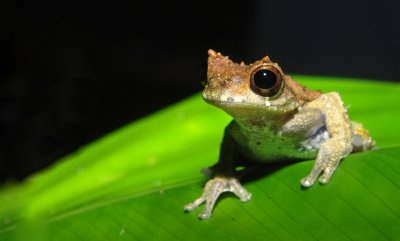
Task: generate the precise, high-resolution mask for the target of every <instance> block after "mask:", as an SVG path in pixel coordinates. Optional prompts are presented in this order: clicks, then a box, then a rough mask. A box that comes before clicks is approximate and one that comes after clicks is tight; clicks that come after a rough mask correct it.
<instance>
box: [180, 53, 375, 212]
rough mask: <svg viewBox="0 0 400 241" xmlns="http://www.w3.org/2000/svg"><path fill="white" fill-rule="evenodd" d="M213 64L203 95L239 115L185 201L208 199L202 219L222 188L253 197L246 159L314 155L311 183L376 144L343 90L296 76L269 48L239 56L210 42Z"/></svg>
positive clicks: (278, 159)
mask: <svg viewBox="0 0 400 241" xmlns="http://www.w3.org/2000/svg"><path fill="white" fill-rule="evenodd" d="M206 67H207V72H206V73H207V75H206V78H205V80H204V86H205V87H204V91H203V93H202V97H203V99H204V100H205V102H207V103H209V104H211V105H214V106H216V107H218V108H220V109H222V110H223V111H225V112H226V113H227V114H229V115H230V116H231V117H232V118H233V119H232V121H231V122H230V123H229V124H228V125H227V127H226V128H225V131H224V135H223V139H222V144H221V146H220V154H219V160H218V162H217V163H216V164H215V165H214V166H212V167H210V168H208V169H205V170H206V173H208V174H209V175H210V176H211V179H210V180H208V181H207V182H206V184H205V186H204V190H203V193H202V194H201V196H200V197H199V198H197V199H195V200H194V201H193V202H191V203H189V204H187V205H186V206H185V207H184V210H185V212H191V211H193V210H195V209H197V208H198V207H199V206H201V205H202V204H203V203H205V206H204V209H203V210H202V211H201V212H200V214H199V218H200V219H208V218H210V217H211V214H212V211H213V209H214V206H215V203H216V201H217V200H218V198H219V197H220V196H221V194H222V193H225V192H228V193H233V194H234V195H236V196H237V197H238V198H239V199H240V201H241V202H248V201H250V200H251V199H252V194H251V193H250V192H248V191H247V190H246V189H245V188H244V187H243V185H242V184H241V182H240V179H241V177H242V176H243V175H242V174H243V170H240V168H238V166H237V165H238V163H240V161H243V160H244V161H247V162H254V163H261V164H268V163H274V162H276V163H279V162H284V161H301V160H315V161H314V163H313V167H312V169H311V171H310V172H309V173H308V175H306V176H305V177H304V178H302V179H301V180H300V185H301V186H302V187H303V188H305V189H307V188H310V187H311V186H313V184H314V183H315V181H316V180H317V179H318V180H319V182H320V183H321V184H327V183H328V182H329V181H330V180H331V178H332V175H333V174H334V172H335V170H336V169H337V167H338V166H339V163H340V162H341V161H342V160H343V159H344V158H346V157H347V156H348V155H349V154H351V153H354V152H361V151H367V150H371V149H373V148H374V147H375V145H376V143H375V141H374V140H373V139H372V137H371V135H370V134H369V132H368V131H367V130H366V129H365V128H364V127H363V125H362V124H361V123H358V122H354V121H352V120H350V118H349V115H348V111H347V107H346V106H345V105H344V103H343V101H342V98H341V96H340V94H339V93H338V92H334V91H333V92H327V93H323V92H321V91H319V90H311V89H309V88H307V87H305V86H303V85H301V84H300V83H298V82H295V81H294V80H293V78H292V77H291V76H290V75H286V74H285V73H284V72H283V71H282V69H281V67H280V66H279V65H278V63H275V62H272V61H271V60H270V58H269V56H265V57H263V58H262V59H260V60H257V61H255V62H253V63H251V64H245V63H244V62H241V63H235V62H234V61H233V60H231V59H230V58H229V57H228V56H224V55H222V54H221V53H220V52H216V51H214V50H212V49H210V50H208V60H207V66H206ZM239 159H242V160H239Z"/></svg>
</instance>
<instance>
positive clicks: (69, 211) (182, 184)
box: [0, 76, 400, 241]
mask: <svg viewBox="0 0 400 241" xmlns="http://www.w3.org/2000/svg"><path fill="white" fill-rule="evenodd" d="M295 79H296V80H298V81H300V82H302V83H304V84H305V85H306V86H308V87H310V88H314V89H321V90H323V91H333V90H335V91H338V92H339V93H341V95H342V97H343V99H344V102H345V103H346V104H348V105H349V114H350V116H351V118H352V119H353V120H356V121H360V122H362V123H363V124H364V126H365V127H366V128H367V129H369V130H370V133H371V134H372V136H373V137H374V139H375V140H376V141H377V143H378V146H379V148H380V149H379V150H376V151H370V152H364V153H358V154H353V155H351V156H349V157H347V158H346V159H345V160H344V161H343V162H342V164H341V165H340V167H339V169H338V171H337V172H336V173H335V175H334V176H333V179H332V181H331V182H330V183H329V184H327V185H325V186H321V185H319V184H316V185H315V186H314V187H312V188H309V189H302V188H301V187H300V183H299V180H300V179H301V178H302V177H304V176H305V175H306V174H307V173H308V172H309V170H310V169H311V167H312V164H313V162H312V161H303V162H298V163H295V164H290V165H286V166H280V167H277V166H276V165H270V166H266V168H265V170H262V171H264V172H265V173H264V175H260V176H258V177H257V178H255V177H254V178H253V179H254V180H252V181H248V182H246V183H245V184H244V186H245V187H246V189H247V190H248V191H250V192H252V194H253V200H251V201H250V202H249V203H246V204H243V203H240V201H239V200H238V199H237V198H235V197H233V196H231V195H226V196H224V198H222V199H221V200H220V201H219V202H218V204H217V207H216V209H215V210H214V213H213V216H212V218H211V219H210V220H207V221H200V220H198V219H197V214H198V211H195V212H193V213H184V212H183V206H184V205H185V204H186V203H188V202H190V201H192V200H193V199H195V198H197V197H198V195H200V194H201V192H202V185H203V184H204V182H205V181H206V180H207V178H206V177H204V176H202V175H201V174H200V172H199V170H200V169H201V168H202V167H207V166H210V165H212V164H214V163H215V162H216V160H217V158H218V152H219V144H220V142H221V139H222V134H223V129H224V127H225V126H226V124H227V123H228V122H229V121H230V117H228V116H227V115H226V114H224V113H223V112H222V111H221V110H218V109H217V108H215V107H212V106H209V105H207V104H205V103H204V102H203V101H202V99H201V97H200V95H195V96H193V97H190V98H188V99H187V100H184V101H182V102H180V103H177V104H175V105H173V106H171V107H168V108H166V109H164V110H162V111H160V112H158V113H155V114H153V115H151V116H149V117H146V118H144V119H142V120H140V121H137V122H135V123H132V124H130V125H127V126H125V127H123V128H121V129H119V130H117V131H115V132H113V133H111V134H109V135H107V136H105V137H104V138H102V139H100V140H98V141H96V142H94V143H92V144H90V145H88V146H86V147H84V148H82V149H80V150H79V151H77V152H76V153H73V154H71V155H69V156H66V157H65V158H63V159H62V160H60V161H59V162H57V164H55V165H53V166H52V167H50V168H48V169H47V170H45V171H43V172H40V173H38V174H36V175H34V176H32V177H31V178H29V179H28V180H27V181H25V182H24V183H20V184H9V185H7V186H5V187H3V188H2V189H0V240H68V241H73V240H400V234H399V228H400V147H396V146H399V130H400V121H399V120H400V109H399V101H400V85H398V84H394V83H384V82H373V81H361V80H354V79H339V78H326V77H323V78H322V77H305V76H296V78H295ZM260 173H261V172H260Z"/></svg>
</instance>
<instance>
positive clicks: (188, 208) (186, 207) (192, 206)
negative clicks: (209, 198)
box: [183, 195, 206, 212]
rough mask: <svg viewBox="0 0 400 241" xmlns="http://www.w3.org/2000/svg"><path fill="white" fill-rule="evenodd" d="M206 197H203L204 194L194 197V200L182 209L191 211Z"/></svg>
mask: <svg viewBox="0 0 400 241" xmlns="http://www.w3.org/2000/svg"><path fill="white" fill-rule="evenodd" d="M205 200H206V199H205V198H204V195H203V196H201V197H199V198H198V199H196V200H195V201H194V202H192V203H189V204H187V205H186V206H185V207H184V208H183V209H184V210H185V211H186V212H191V211H193V210H195V209H196V208H197V207H198V206H200V205H201V204H202V203H203V202H204V201H205Z"/></svg>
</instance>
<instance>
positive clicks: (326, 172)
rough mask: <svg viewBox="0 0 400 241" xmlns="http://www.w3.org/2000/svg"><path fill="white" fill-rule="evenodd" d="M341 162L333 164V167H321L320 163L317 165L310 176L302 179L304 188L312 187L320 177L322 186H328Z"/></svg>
mask: <svg viewBox="0 0 400 241" xmlns="http://www.w3.org/2000/svg"><path fill="white" fill-rule="evenodd" d="M339 162H340V161H337V162H335V163H331V165H320V164H319V163H316V164H315V165H314V167H313V169H312V170H311V172H310V174H309V175H308V176H306V177H305V178H303V179H301V181H300V182H301V185H302V186H303V187H311V186H312V185H313V184H314V182H315V180H317V178H318V177H319V176H320V175H321V173H322V175H321V176H320V178H319V182H320V183H321V184H326V183H328V182H329V180H331V177H332V175H333V173H334V172H335V170H336V168H337V166H338V165H339Z"/></svg>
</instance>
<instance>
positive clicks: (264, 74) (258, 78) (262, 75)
mask: <svg viewBox="0 0 400 241" xmlns="http://www.w3.org/2000/svg"><path fill="white" fill-rule="evenodd" d="M253 78H254V84H255V85H256V86H257V87H258V88H261V89H270V88H272V87H274V86H275V84H276V81H277V77H276V75H275V73H274V72H272V71H271V70H267V69H262V70H259V71H257V72H256V73H255V74H254V77H253Z"/></svg>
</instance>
